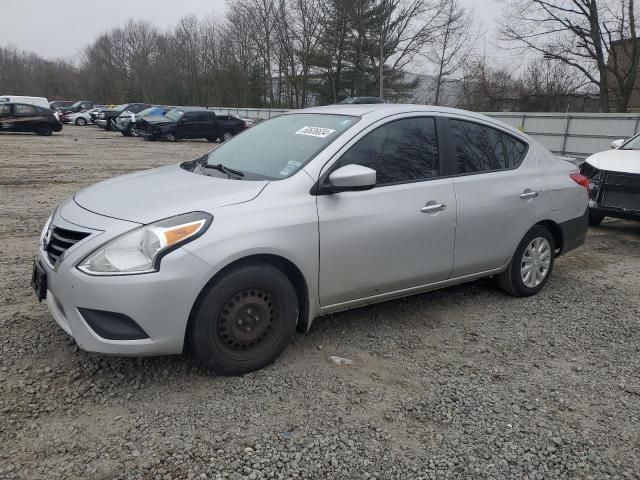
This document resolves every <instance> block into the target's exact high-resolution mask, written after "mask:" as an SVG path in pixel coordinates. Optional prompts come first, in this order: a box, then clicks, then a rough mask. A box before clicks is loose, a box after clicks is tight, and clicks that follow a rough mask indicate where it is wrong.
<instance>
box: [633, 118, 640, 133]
mask: <svg viewBox="0 0 640 480" xmlns="http://www.w3.org/2000/svg"><path fill="white" fill-rule="evenodd" d="M639 126H640V115H638V116H636V126H635V127H633V134H634V135H635V134H636V133H638V127H639Z"/></svg>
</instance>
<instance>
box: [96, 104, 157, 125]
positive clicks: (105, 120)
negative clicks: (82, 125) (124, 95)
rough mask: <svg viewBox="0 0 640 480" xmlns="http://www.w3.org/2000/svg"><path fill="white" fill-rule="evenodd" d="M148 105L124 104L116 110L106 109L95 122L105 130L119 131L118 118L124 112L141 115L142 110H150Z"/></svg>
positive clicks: (115, 108)
mask: <svg viewBox="0 0 640 480" xmlns="http://www.w3.org/2000/svg"><path fill="white" fill-rule="evenodd" d="M150 106H151V105H149V104H148V103H123V104H122V105H118V106H116V107H114V108H106V109H104V110H102V111H101V112H100V113H98V119H97V120H96V121H95V122H94V123H95V124H96V125H98V126H99V127H102V128H104V129H105V130H107V131H109V130H117V128H118V127H117V126H116V118H118V116H120V115H121V114H122V113H124V112H130V113H140V112H141V111H142V110H145V109H147V108H149V107H150Z"/></svg>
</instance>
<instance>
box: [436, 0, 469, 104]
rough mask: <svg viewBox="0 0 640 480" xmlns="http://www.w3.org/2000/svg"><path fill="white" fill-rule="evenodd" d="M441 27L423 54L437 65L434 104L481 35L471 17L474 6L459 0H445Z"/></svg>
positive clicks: (437, 102)
mask: <svg viewBox="0 0 640 480" xmlns="http://www.w3.org/2000/svg"><path fill="white" fill-rule="evenodd" d="M442 11H443V23H444V26H443V31H442V32H441V34H440V35H439V36H438V37H436V39H435V41H434V42H432V43H431V45H430V48H429V49H428V50H427V53H426V57H427V59H428V60H429V62H430V63H432V64H433V65H434V66H435V68H436V92H435V98H434V102H433V103H434V105H440V100H441V94H442V87H443V85H444V84H445V82H446V81H447V80H448V79H449V78H450V77H452V76H454V75H455V74H456V73H457V72H458V71H459V70H460V69H461V68H462V66H463V65H464V63H465V62H466V61H468V59H469V57H470V56H472V54H473V50H474V48H475V44H476V43H477V41H478V39H479V38H480V27H479V25H476V22H475V21H474V17H475V9H473V8H471V9H469V8H467V7H466V6H465V5H463V4H462V3H461V1H460V0H444V1H443V6H442Z"/></svg>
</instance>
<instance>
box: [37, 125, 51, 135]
mask: <svg viewBox="0 0 640 480" xmlns="http://www.w3.org/2000/svg"><path fill="white" fill-rule="evenodd" d="M51 131H52V129H51V125H49V124H48V123H41V124H39V125H38V127H37V128H36V133H37V134H38V135H51Z"/></svg>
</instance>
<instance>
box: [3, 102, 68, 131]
mask: <svg viewBox="0 0 640 480" xmlns="http://www.w3.org/2000/svg"><path fill="white" fill-rule="evenodd" d="M56 113H57V112H54V111H53V110H51V109H50V108H43V107H39V106H37V105H28V104H24V103H0V131H3V132H34V133H37V134H38V135H51V132H59V131H61V130H62V123H60V121H59V120H58V116H57V115H56Z"/></svg>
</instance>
